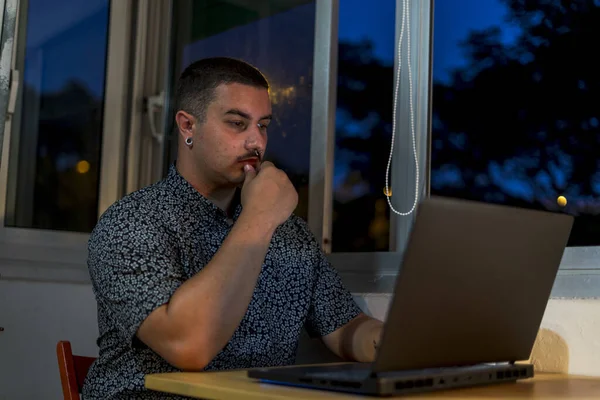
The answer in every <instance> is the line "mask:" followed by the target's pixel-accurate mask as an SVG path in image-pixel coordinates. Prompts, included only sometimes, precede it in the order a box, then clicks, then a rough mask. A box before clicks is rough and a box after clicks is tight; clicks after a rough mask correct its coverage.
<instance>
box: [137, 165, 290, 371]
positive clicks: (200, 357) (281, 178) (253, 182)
mask: <svg viewBox="0 0 600 400" xmlns="http://www.w3.org/2000/svg"><path fill="white" fill-rule="evenodd" d="M297 199H298V197H297V194H296V191H295V190H294V187H293V186H292V184H291V182H290V181H289V180H288V178H287V176H285V174H284V173H283V172H282V171H280V170H278V169H276V168H275V167H274V166H272V164H270V163H264V164H263V166H262V167H261V170H260V172H259V173H258V174H256V173H255V172H254V171H253V170H251V171H247V173H246V181H245V183H244V187H243V189H242V205H243V206H244V209H243V211H242V213H241V214H240V216H239V218H238V220H237V221H236V223H235V225H234V227H233V228H232V230H231V232H230V233H229V235H228V236H227V238H226V239H225V241H224V242H223V244H222V245H221V247H220V249H219V251H217V253H216V254H215V256H214V257H213V259H212V260H211V261H210V262H209V263H208V264H207V265H206V266H204V268H203V269H202V270H201V271H200V272H198V273H197V274H196V275H194V276H193V277H192V278H190V279H189V280H187V281H186V282H185V283H183V284H182V285H181V286H180V287H179V288H178V289H177V290H176V291H175V293H174V294H173V296H172V297H171V299H170V301H169V303H168V304H165V305H162V306H160V307H158V308H157V309H156V310H154V311H153V312H152V313H151V314H150V315H149V316H148V317H147V318H146V319H145V320H144V321H143V322H142V324H141V326H140V328H139V329H138V332H137V336H138V337H139V338H140V340H142V341H143V342H144V343H145V344H146V345H147V346H149V347H150V348H151V349H152V350H154V351H155V352H156V353H157V354H159V355H160V356H161V357H163V358H164V359H165V360H166V361H167V362H169V363H170V364H172V365H174V366H176V367H178V368H181V369H184V370H200V369H203V368H204V367H205V366H206V365H207V364H208V363H209V362H210V361H211V360H212V359H213V358H214V357H215V356H216V355H217V353H219V351H221V350H222V349H223V348H224V347H225V345H226V344H227V343H228V342H229V340H230V338H231V336H232V335H233V333H234V331H235V330H236V329H237V327H238V325H239V324H240V322H241V320H242V318H243V317H244V314H245V313H246V310H247V308H248V304H249V303H250V300H251V298H252V293H253V292H254V288H255V286H256V280H257V279H258V275H259V273H260V270H261V267H262V263H263V261H264V258H265V255H266V252H267V250H268V247H269V243H270V241H271V237H272V235H273V233H274V231H275V229H276V228H277V226H279V225H280V224H281V223H282V222H284V221H285V220H286V219H287V218H288V217H289V215H290V214H291V212H292V211H293V209H294V207H295V205H296V203H297Z"/></svg>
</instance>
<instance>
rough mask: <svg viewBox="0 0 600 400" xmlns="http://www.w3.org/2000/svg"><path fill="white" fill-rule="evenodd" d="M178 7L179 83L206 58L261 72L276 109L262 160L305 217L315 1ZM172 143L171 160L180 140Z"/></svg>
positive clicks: (204, 0) (213, 1) (207, 2)
mask: <svg viewBox="0 0 600 400" xmlns="http://www.w3.org/2000/svg"><path fill="white" fill-rule="evenodd" d="M175 6H176V9H175V20H174V26H175V28H176V29H177V32H176V41H177V44H176V47H177V51H176V55H175V60H174V64H175V68H174V76H173V79H174V82H175V80H176V79H177V78H178V76H179V74H180V73H181V72H182V71H183V70H184V69H185V68H186V67H187V66H188V65H189V64H191V63H192V62H194V61H196V60H199V59H201V58H207V57H217V56H225V57H234V58H238V59H242V60H244V61H246V62H248V63H250V64H252V65H254V66H255V67H257V68H258V69H259V70H261V72H262V73H263V74H264V75H265V76H266V78H267V80H268V81H269V84H270V86H271V88H270V93H271V100H272V105H273V121H272V122H271V124H270V125H269V143H268V147H267V152H266V154H265V160H268V161H271V162H273V163H274V164H275V165H276V166H278V167H279V168H281V169H282V170H284V171H285V172H286V173H287V174H288V176H289V177H290V180H291V181H292V183H293V184H294V186H295V187H296V189H297V191H298V195H299V200H298V207H297V209H296V211H295V213H296V214H297V215H298V216H300V217H302V218H304V219H307V218H308V171H309V162H310V132H311V111H312V67H313V52H314V30H315V2H314V1H305V0H278V1H270V2H258V1H256V2H255V1H252V2H250V1H248V2H236V3H235V4H234V2H229V1H222V0H195V1H192V2H185V3H184V2H181V3H175ZM171 111H173V110H171ZM173 118H174V117H173V116H171V117H170V118H169V122H168V123H169V124H172V123H173ZM169 140H170V148H171V149H170V153H171V159H170V162H172V161H173V160H174V158H175V156H176V149H177V146H176V143H177V134H176V133H174V134H173V135H171V137H170V138H169Z"/></svg>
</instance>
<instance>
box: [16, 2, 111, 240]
mask: <svg viewBox="0 0 600 400" xmlns="http://www.w3.org/2000/svg"><path fill="white" fill-rule="evenodd" d="M27 3H28V6H27V18H26V28H25V29H23V30H22V31H21V32H22V33H21V36H20V37H19V40H20V41H23V40H24V41H25V45H24V46H23V47H24V52H23V53H22V54H21V55H20V56H18V57H20V62H19V63H20V64H21V65H20V66H19V68H18V69H20V71H21V74H22V77H23V81H22V83H21V91H20V96H19V99H18V101H19V107H18V112H17V114H16V118H14V121H13V124H12V129H13V131H12V136H11V138H12V140H11V150H10V160H9V162H10V167H9V180H8V193H7V208H6V218H5V224H6V225H7V226H11V227H19V228H35V229H52V230H68V231H76V232H90V231H91V230H92V229H93V227H94V225H95V223H96V220H97V217H98V181H99V169H100V149H101V141H102V118H103V107H104V84H105V78H106V54H107V44H108V23H109V1H108V0H86V1H79V0H53V1H47V0H29V1H28V2H27Z"/></svg>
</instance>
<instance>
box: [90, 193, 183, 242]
mask: <svg viewBox="0 0 600 400" xmlns="http://www.w3.org/2000/svg"><path fill="white" fill-rule="evenodd" d="M171 197H172V196H170V195H169V192H168V189H167V188H166V187H165V185H164V183H163V181H160V182H157V183H155V184H152V185H149V186H146V187H144V188H142V189H139V190H137V191H135V192H132V193H130V194H128V195H126V196H124V197H123V198H121V199H120V200H118V201H116V202H115V203H113V204H112V205H111V206H110V207H108V208H107V209H106V211H104V212H103V213H102V215H101V216H100V218H99V219H98V223H97V224H96V226H95V227H94V230H93V231H92V234H91V237H90V240H93V239H98V238H99V237H100V236H105V235H106V233H107V232H116V231H120V232H122V231H124V230H129V231H135V230H147V229H149V228H152V227H153V226H156V227H158V226H160V225H161V221H162V220H163V218H164V216H163V214H164V212H165V205H168V204H171V205H172V201H170V198H171Z"/></svg>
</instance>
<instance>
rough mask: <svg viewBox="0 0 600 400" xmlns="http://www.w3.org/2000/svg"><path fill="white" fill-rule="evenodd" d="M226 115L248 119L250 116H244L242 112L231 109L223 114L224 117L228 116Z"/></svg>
mask: <svg viewBox="0 0 600 400" xmlns="http://www.w3.org/2000/svg"><path fill="white" fill-rule="evenodd" d="M228 114H230V115H239V116H240V117H242V118H246V119H250V115H248V114H246V113H245V112H243V111H240V110H238V109H237V108H232V109H231V110H229V111H227V112H226V113H225V115H228Z"/></svg>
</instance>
